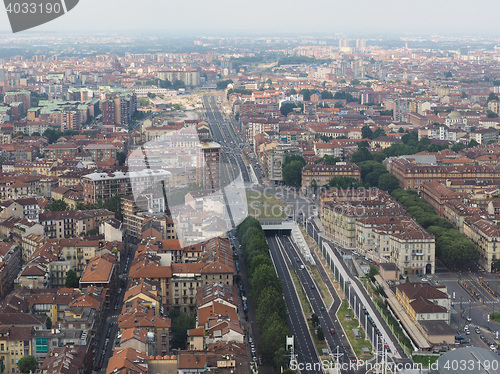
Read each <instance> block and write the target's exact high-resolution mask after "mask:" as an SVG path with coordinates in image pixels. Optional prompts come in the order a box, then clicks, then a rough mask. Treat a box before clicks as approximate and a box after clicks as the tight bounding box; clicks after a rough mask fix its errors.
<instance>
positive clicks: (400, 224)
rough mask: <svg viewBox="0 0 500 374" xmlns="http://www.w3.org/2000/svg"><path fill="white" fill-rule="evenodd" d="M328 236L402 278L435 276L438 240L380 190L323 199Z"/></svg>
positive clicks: (334, 193)
mask: <svg viewBox="0 0 500 374" xmlns="http://www.w3.org/2000/svg"><path fill="white" fill-rule="evenodd" d="M321 199H322V223H323V227H324V229H325V233H326V234H327V235H328V236H330V237H331V238H332V239H333V240H334V241H335V242H336V243H338V244H339V245H340V246H342V247H344V248H350V249H353V250H356V251H359V252H361V253H362V254H363V255H364V256H366V257H368V258H370V259H372V260H373V261H376V262H380V263H394V264H396V266H397V267H398V269H399V271H400V272H401V274H405V275H407V274H433V273H434V269H435V239H434V237H433V236H432V235H430V234H429V233H428V232H427V231H425V230H424V229H423V228H422V227H421V226H420V225H419V224H418V223H417V222H415V221H414V220H413V219H411V218H410V216H409V214H408V213H407V212H406V210H405V209H404V208H403V207H402V206H401V205H400V204H399V203H398V202H397V201H396V200H395V199H393V198H392V197H391V196H390V195H388V194H387V193H385V192H383V191H378V190H364V189H357V190H330V191H327V192H325V193H323V194H322V195H321Z"/></svg>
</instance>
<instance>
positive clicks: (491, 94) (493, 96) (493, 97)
mask: <svg viewBox="0 0 500 374" xmlns="http://www.w3.org/2000/svg"><path fill="white" fill-rule="evenodd" d="M493 100H496V101H498V95H495V93H494V92H490V94H489V95H488V99H487V100H486V102H488V103H489V102H490V101H493Z"/></svg>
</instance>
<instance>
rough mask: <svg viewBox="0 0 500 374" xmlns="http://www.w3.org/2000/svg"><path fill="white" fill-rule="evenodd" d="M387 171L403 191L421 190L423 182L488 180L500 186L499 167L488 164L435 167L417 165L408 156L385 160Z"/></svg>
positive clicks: (434, 165) (413, 159)
mask: <svg viewBox="0 0 500 374" xmlns="http://www.w3.org/2000/svg"><path fill="white" fill-rule="evenodd" d="M386 167H387V170H389V172H390V173H391V174H393V175H394V176H396V178H398V180H399V182H400V185H401V186H402V187H403V188H405V189H416V190H419V189H421V188H422V185H423V183H424V182H430V181H438V182H442V183H444V182H446V181H447V180H449V181H451V182H453V181H463V180H476V181H481V180H488V181H491V182H493V183H494V184H497V185H498V184H500V167H499V166H493V165H489V164H483V165H436V164H419V163H416V161H415V158H412V157H410V156H406V157H398V158H391V159H388V160H386Z"/></svg>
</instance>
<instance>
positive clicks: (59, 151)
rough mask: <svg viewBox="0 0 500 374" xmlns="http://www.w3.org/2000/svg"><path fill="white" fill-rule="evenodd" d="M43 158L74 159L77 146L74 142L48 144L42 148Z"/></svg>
mask: <svg viewBox="0 0 500 374" xmlns="http://www.w3.org/2000/svg"><path fill="white" fill-rule="evenodd" d="M43 152H44V155H45V158H47V159H49V160H58V159H70V160H74V159H75V156H76V154H77V153H78V146H77V145H76V144H74V143H55V144H49V145H47V146H45V147H44V149H43Z"/></svg>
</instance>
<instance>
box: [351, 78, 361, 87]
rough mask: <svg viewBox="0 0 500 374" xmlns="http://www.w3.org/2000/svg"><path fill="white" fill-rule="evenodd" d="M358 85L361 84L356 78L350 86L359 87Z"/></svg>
mask: <svg viewBox="0 0 500 374" xmlns="http://www.w3.org/2000/svg"><path fill="white" fill-rule="evenodd" d="M360 83H361V82H360V81H359V79H356V78H354V79H353V80H352V81H351V84H352V85H353V86H357V85H359V84H360Z"/></svg>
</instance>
